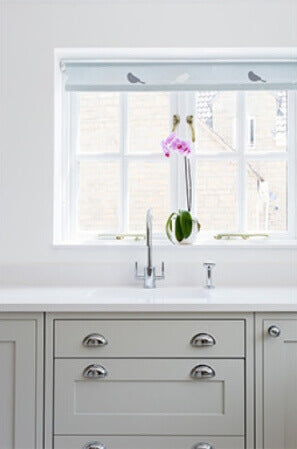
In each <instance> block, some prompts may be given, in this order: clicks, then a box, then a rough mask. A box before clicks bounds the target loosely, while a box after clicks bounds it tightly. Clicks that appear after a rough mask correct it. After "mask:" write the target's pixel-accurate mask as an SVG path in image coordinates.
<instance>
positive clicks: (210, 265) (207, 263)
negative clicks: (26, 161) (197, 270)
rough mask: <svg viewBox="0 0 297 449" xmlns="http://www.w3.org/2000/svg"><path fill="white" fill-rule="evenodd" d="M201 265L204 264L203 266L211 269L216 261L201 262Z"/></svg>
mask: <svg viewBox="0 0 297 449" xmlns="http://www.w3.org/2000/svg"><path fill="white" fill-rule="evenodd" d="M203 266H204V267H205V268H210V269H212V268H213V267H215V266H216V263H215V262H204V263H203Z"/></svg>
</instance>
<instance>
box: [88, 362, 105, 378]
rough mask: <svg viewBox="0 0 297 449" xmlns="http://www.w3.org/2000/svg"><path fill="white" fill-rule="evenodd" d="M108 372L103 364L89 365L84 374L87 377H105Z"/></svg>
mask: <svg viewBox="0 0 297 449" xmlns="http://www.w3.org/2000/svg"><path fill="white" fill-rule="evenodd" d="M107 374H108V373H107V371H106V369H105V368H104V367H103V366H101V365H89V366H87V367H86V368H85V369H84V370H83V376H84V377H86V378H87V379H104V377H106V376H107Z"/></svg>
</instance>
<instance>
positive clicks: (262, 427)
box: [255, 313, 297, 449]
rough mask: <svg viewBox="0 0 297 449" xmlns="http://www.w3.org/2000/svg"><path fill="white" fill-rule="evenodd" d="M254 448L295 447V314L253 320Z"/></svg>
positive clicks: (296, 403) (275, 448)
mask: <svg viewBox="0 0 297 449" xmlns="http://www.w3.org/2000/svg"><path fill="white" fill-rule="evenodd" d="M255 338H256V360H257V364H256V379H257V381H256V385H257V404H256V417H257V449H296V448H297V424H296V423H297V315H296V314H294V313H292V314H281V313H277V314H257V317H256V335H255Z"/></svg>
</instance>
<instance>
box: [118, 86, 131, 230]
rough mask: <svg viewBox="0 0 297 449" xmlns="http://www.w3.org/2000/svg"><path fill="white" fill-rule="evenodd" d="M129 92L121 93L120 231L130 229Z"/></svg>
mask: <svg viewBox="0 0 297 449" xmlns="http://www.w3.org/2000/svg"><path fill="white" fill-rule="evenodd" d="M127 95H128V94H127V93H121V94H120V192H119V195H120V210H119V232H123V233H126V232H127V230H128V204H129V199H128V159H127V158H126V154H127V152H128V151H127V145H128V113H129V111H128V98H127Z"/></svg>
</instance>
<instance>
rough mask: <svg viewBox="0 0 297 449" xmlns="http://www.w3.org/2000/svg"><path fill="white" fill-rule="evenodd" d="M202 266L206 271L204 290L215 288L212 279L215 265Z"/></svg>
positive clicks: (205, 264)
mask: <svg viewBox="0 0 297 449" xmlns="http://www.w3.org/2000/svg"><path fill="white" fill-rule="evenodd" d="M203 266H204V268H205V269H206V283H205V286H204V288H208V289H211V288H215V287H214V285H213V279H212V269H213V268H214V267H215V266H216V264H215V263H214V262H204V264H203Z"/></svg>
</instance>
